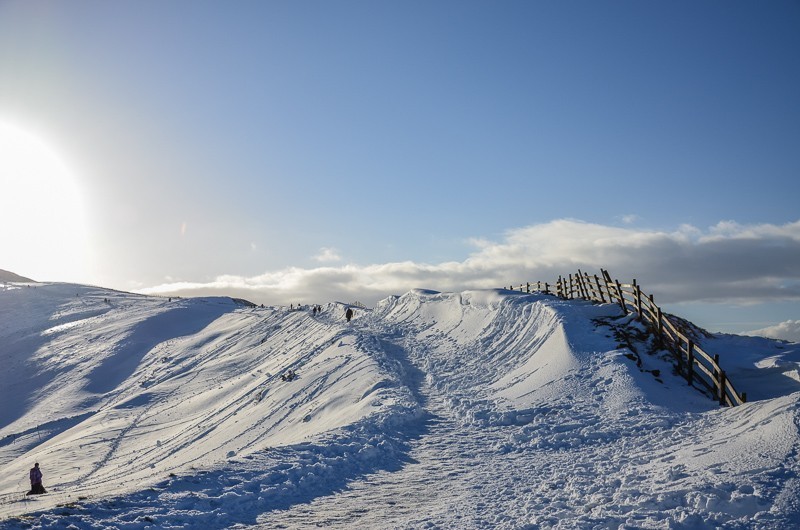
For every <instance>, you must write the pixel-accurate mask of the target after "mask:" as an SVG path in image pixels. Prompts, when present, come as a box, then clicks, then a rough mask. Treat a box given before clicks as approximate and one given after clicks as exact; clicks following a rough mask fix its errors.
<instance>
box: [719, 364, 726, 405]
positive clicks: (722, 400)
mask: <svg viewBox="0 0 800 530" xmlns="http://www.w3.org/2000/svg"><path fill="white" fill-rule="evenodd" d="M719 404H720V405H725V370H720V371H719Z"/></svg>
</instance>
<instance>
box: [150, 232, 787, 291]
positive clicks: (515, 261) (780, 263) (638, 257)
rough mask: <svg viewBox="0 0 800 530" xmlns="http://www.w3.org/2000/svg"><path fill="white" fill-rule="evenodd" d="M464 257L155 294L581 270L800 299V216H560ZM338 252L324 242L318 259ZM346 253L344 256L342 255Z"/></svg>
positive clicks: (447, 282) (431, 282) (291, 271)
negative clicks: (641, 220)
mask: <svg viewBox="0 0 800 530" xmlns="http://www.w3.org/2000/svg"><path fill="white" fill-rule="evenodd" d="M471 241H472V244H473V245H474V246H473V248H474V250H473V252H472V253H471V254H470V255H469V256H467V257H466V258H465V259H464V260H462V261H452V262H444V263H435V264H427V263H417V262H412V261H404V262H395V263H379V264H371V265H339V266H325V267H317V268H308V269H303V268H297V267H290V268H286V269H282V270H277V271H270V272H266V273H264V274H261V275H258V276H253V277H244V276H235V275H228V276H220V277H218V278H217V279H216V280H214V281H212V282H207V283H167V284H164V285H160V286H156V287H152V288H149V289H147V290H146V292H149V293H163V294H186V295H212V294H225V295H229V296H238V297H243V298H248V299H251V300H253V301H255V302H259V303H261V302H263V303H275V304H279V303H280V304H284V303H285V304H288V303H291V302H295V303H297V302H303V303H306V302H307V303H313V302H322V301H328V300H342V301H347V300H353V299H358V300H361V301H363V302H365V303H374V302H375V301H376V300H379V299H381V298H384V297H386V296H388V295H391V294H401V293H403V292H405V291H407V290H409V289H412V288H415V287H422V288H429V289H435V290H439V291H452V290H463V289H469V288H491V287H500V286H508V285H512V284H513V285H518V284H520V283H524V282H526V281H532V282H535V281H537V280H541V281H548V282H553V281H554V280H555V279H556V278H558V276H559V275H565V274H569V273H574V272H576V270H577V269H581V270H583V271H585V272H589V273H599V269H600V268H601V267H602V268H605V269H608V270H609V272H610V273H611V275H612V276H614V277H616V278H619V279H621V280H623V281H630V280H631V279H633V278H636V279H637V280H638V281H639V282H640V284H642V285H643V287H644V288H645V290H646V292H648V293H653V294H655V296H656V299H657V301H659V302H660V303H677V302H692V301H706V302H708V301H712V302H714V301H716V302H726V303H733V302H735V303H758V302H765V301H776V300H800V221H798V222H795V223H789V224H786V225H739V224H737V223H733V222H725V223H719V224H717V225H715V226H713V227H711V228H709V229H707V230H705V231H704V230H701V229H698V228H696V227H693V226H689V225H682V226H680V227H679V228H678V229H677V230H675V231H673V232H666V231H657V230H643V229H634V228H620V227H612V226H604V225H599V224H593V223H586V222H582V221H577V220H570V219H561V220H555V221H551V222H548V223H543V224H538V225H533V226H527V227H524V228H517V229H513V230H509V231H508V232H507V233H506V234H504V237H503V238H502V239H501V240H500V241H491V240H486V239H474V240H471ZM337 258H339V254H338V252H336V250H335V249H330V248H323V249H321V251H320V253H319V255H318V256H317V259H318V260H319V261H328V262H331V261H334V260H335V259H337ZM339 259H340V258H339Z"/></svg>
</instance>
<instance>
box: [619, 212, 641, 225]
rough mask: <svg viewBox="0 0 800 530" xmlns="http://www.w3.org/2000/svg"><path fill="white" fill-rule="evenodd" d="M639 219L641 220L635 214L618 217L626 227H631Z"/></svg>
mask: <svg viewBox="0 0 800 530" xmlns="http://www.w3.org/2000/svg"><path fill="white" fill-rule="evenodd" d="M640 219H641V218H640V217H639V216H638V215H636V214H628V215H623V216H621V217H620V220H621V221H622V222H623V223H625V224H626V225H632V224H633V223H635V222H637V221H639V220H640Z"/></svg>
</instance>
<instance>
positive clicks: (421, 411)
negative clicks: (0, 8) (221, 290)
mask: <svg viewBox="0 0 800 530" xmlns="http://www.w3.org/2000/svg"><path fill="white" fill-rule="evenodd" d="M323 309H324V310H323V312H322V313H321V314H320V315H312V314H311V313H310V312H309V311H307V310H303V311H288V310H287V309H286V308H250V307H246V306H242V305H238V304H237V303H235V302H234V301H232V300H230V299H225V298H217V299H208V298H206V299H185V300H184V299H174V300H167V299H163V298H151V297H142V296H138V295H132V294H128V293H119V292H114V291H108V290H103V289H97V288H90V287H83V286H75V285H64V284H39V285H38V286H37V287H35V288H34V287H29V288H28V287H22V288H19V289H9V290H5V291H0V317H2V318H1V319H0V341H2V342H0V344H2V350H1V351H0V356H1V357H0V359H1V360H2V362H3V364H4V365H6V366H7V367H8V368H9V369H7V370H5V371H4V372H3V375H2V376H0V377H1V378H2V380H0V383H2V386H0V399H1V400H2V401H0V403H2V406H0V463H2V469H3V473H2V476H0V501H2V502H0V527H4V528H6V527H7V528H18V527H19V528H23V527H30V525H33V527H42V528H55V527H59V528H61V527H65V526H68V525H69V524H75V525H77V526H78V527H81V528H107V527H117V528H146V527H154V528H170V527H181V528H228V527H231V526H241V525H245V526H246V525H255V526H258V527H261V528H286V527H289V528H305V527H308V526H323V527H341V528H353V527H362V528H420V527H443V528H551V527H552V528H609V527H613V528H618V527H621V528H707V527H714V526H718V527H728V528H788V527H792V526H800V505H799V504H798V501H797V498H798V497H797V494H798V493H800V487H799V486H800V483H799V482H798V472H800V467H799V466H798V462H797V454H798V452H797V450H798V443H800V437H799V436H798V413H799V411H798V408H799V407H800V405H798V404H799V403H800V399H799V398H800V393H798V390H799V388H798V386H800V378H798V376H797V374H798V364H799V363H800V347H798V345H797V344H788V343H779V342H776V341H770V340H767V339H757V338H750V337H737V336H716V337H710V338H708V339H705V340H704V341H703V343H702V346H703V348H704V349H705V350H706V351H710V352H715V353H716V352H719V353H720V354H721V356H722V364H723V365H724V367H725V368H726V369H727V370H728V373H729V375H730V377H731V378H732V380H733V381H734V383H735V384H736V385H737V388H740V389H742V390H745V391H747V392H748V395H749V396H750V399H751V400H753V402H751V403H748V404H746V405H744V406H742V407H737V408H732V409H720V408H719V407H718V406H717V405H716V404H715V403H714V402H713V401H711V400H710V399H709V398H708V397H707V396H705V395H703V394H702V393H701V392H700V391H698V390H695V389H692V388H689V387H687V385H686V382H685V380H684V379H682V378H680V377H678V376H675V375H674V374H673V373H672V364H671V362H670V361H669V357H668V355H666V354H665V353H664V352H656V354H655V355H651V354H648V353H645V352H646V350H647V344H644V343H635V342H634V343H629V344H627V345H626V346H623V345H622V344H621V343H620V340H619V337H618V334H617V332H618V331H619V330H620V329H623V330H624V329H628V330H631V331H632V332H633V333H634V334H635V332H636V331H637V330H640V327H639V325H638V324H637V323H636V322H635V321H633V319H632V317H630V316H623V315H620V314H619V308H618V306H616V305H592V304H589V303H586V302H580V301H564V300H560V299H557V298H554V297H549V296H543V295H524V294H521V293H513V292H507V291H495V290H488V291H468V292H463V293H437V292H433V291H423V290H415V291H411V292H409V293H406V294H405V295H403V296H399V297H390V298H387V299H386V300H384V301H382V302H381V303H380V304H379V305H378V306H377V307H376V308H375V309H374V310H372V311H366V310H357V311H356V317H355V319H354V320H353V322H351V323H349V324H348V323H346V322H345V321H344V318H343V315H344V306H343V305H342V304H327V305H326V306H323ZM631 347H634V348H636V349H637V351H636V352H632V351H631ZM633 353H635V354H636V355H633ZM637 355H638V357H639V359H640V360H641V366H638V365H637V363H636V362H634V360H632V359H635V358H636V356H637ZM288 370H294V371H296V373H297V375H298V377H297V378H296V379H294V380H292V381H282V380H281V377H280V375H281V374H283V373H285V372H286V371H288ZM34 461H39V462H41V463H42V467H43V470H44V473H45V486H46V487H48V488H49V489H50V490H51V493H50V494H48V495H46V496H42V497H37V498H34V499H30V498H29V499H27V500H20V497H21V495H20V493H19V492H22V491H24V490H25V489H26V487H27V484H26V482H27V480H26V475H27V469H28V468H29V467H30V466H31V465H32V463H33V462H34ZM58 505H61V506H60V507H57V506H58Z"/></svg>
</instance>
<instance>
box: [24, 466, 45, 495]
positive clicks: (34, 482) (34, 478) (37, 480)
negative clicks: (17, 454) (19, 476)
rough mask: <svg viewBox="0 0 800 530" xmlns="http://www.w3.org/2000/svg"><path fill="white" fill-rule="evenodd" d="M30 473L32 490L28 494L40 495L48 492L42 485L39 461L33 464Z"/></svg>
mask: <svg viewBox="0 0 800 530" xmlns="http://www.w3.org/2000/svg"><path fill="white" fill-rule="evenodd" d="M30 475H31V491H29V492H28V495H40V494H42V493H47V491H45V489H44V486H42V470H41V469H39V462H36V463H35V464H34V465H33V467H32V468H31V473H30Z"/></svg>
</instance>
